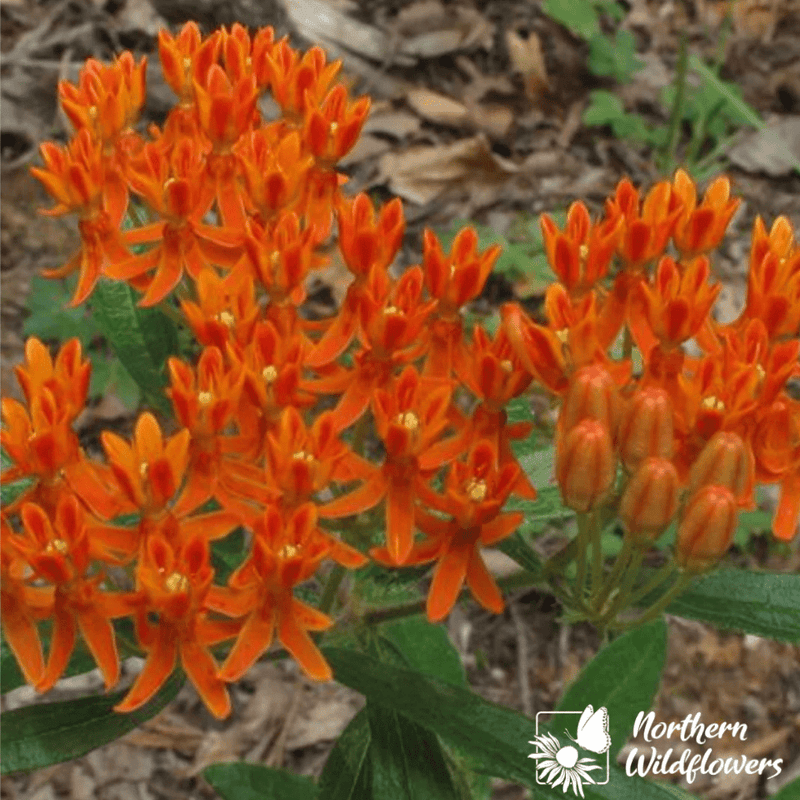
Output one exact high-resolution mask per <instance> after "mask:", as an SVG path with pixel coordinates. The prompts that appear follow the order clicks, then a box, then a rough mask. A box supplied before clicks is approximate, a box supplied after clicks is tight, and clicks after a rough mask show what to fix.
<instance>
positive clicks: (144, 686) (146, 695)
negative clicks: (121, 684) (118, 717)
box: [114, 628, 178, 711]
mask: <svg viewBox="0 0 800 800" xmlns="http://www.w3.org/2000/svg"><path fill="white" fill-rule="evenodd" d="M174 634H175V632H174V631H171V630H168V629H165V628H160V629H159V630H158V631H157V633H156V636H155V641H154V642H153V646H152V647H151V648H150V651H149V652H148V654H147V660H146V661H145V662H144V669H142V671H141V672H140V673H139V676H138V677H137V678H136V680H135V681H134V684H133V686H131V689H130V691H129V692H128V694H127V695H125V697H124V698H123V699H122V701H121V702H120V703H117V705H115V706H114V711H133V710H134V709H135V708H139V706H141V705H144V704H145V703H146V702H147V701H148V700H149V699H150V698H151V697H152V696H153V695H154V694H155V693H156V692H157V691H158V690H159V689H160V688H161V686H162V685H163V683H164V681H166V680H167V678H168V677H169V676H170V674H171V673H172V670H173V669H175V661H176V659H177V657H178V641H177V638H175V635H174Z"/></svg>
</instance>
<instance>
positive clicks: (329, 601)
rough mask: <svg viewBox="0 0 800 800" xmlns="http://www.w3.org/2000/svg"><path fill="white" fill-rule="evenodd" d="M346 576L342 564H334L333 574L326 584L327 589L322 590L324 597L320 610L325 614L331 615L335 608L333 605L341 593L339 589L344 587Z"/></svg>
mask: <svg viewBox="0 0 800 800" xmlns="http://www.w3.org/2000/svg"><path fill="white" fill-rule="evenodd" d="M346 574H347V570H346V569H345V568H344V567H343V566H342V565H341V564H334V566H333V569H332V570H331V574H330V575H329V576H328V582H327V583H326V584H325V588H324V589H323V590H322V597H321V598H320V601H319V610H320V611H321V612H322V613H323V614H327V613H329V612H330V610H331V609H332V608H333V604H334V602H335V601H336V594H337V592H338V591H339V587H340V586H341V585H342V581H343V580H344V576H345V575H346Z"/></svg>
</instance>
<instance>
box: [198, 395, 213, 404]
mask: <svg viewBox="0 0 800 800" xmlns="http://www.w3.org/2000/svg"><path fill="white" fill-rule="evenodd" d="M213 399H214V395H213V394H211V392H198V393H197V400H198V402H199V403H200V405H201V406H207V405H209V404H210V403H211V401H212V400H213Z"/></svg>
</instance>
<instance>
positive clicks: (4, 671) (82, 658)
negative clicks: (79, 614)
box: [0, 636, 96, 694]
mask: <svg viewBox="0 0 800 800" xmlns="http://www.w3.org/2000/svg"><path fill="white" fill-rule="evenodd" d="M95 666H96V664H95V662H94V659H93V658H92V655H91V653H90V652H89V651H88V650H87V649H86V646H85V645H84V644H83V642H82V641H81V642H79V643H78V644H77V645H76V646H75V649H74V650H73V651H72V655H71V656H70V659H69V663H68V664H67V668H66V669H65V670H64V674H63V677H65V678H71V677H72V676H73V675H83V674H84V673H85V672H91V671H92V670H93V669H94V668H95ZM24 685H25V678H24V677H23V675H22V672H21V670H20V668H19V665H18V664H17V659H16V657H15V656H14V654H13V653H12V652H11V648H10V647H9V646H8V642H7V641H6V639H5V636H3V637H2V638H0V694H5V693H6V692H10V691H12V690H13V689H17V688H19V687H20V686H24Z"/></svg>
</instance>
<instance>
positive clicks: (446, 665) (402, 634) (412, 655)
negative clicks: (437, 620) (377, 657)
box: [378, 617, 467, 686]
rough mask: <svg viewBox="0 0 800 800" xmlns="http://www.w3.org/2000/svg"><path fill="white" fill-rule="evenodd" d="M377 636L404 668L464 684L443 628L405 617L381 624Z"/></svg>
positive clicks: (459, 660) (453, 683)
mask: <svg viewBox="0 0 800 800" xmlns="http://www.w3.org/2000/svg"><path fill="white" fill-rule="evenodd" d="M378 635H379V636H380V637H381V638H383V639H385V640H386V641H387V642H388V643H390V644H391V646H392V648H393V650H394V651H395V652H396V653H398V654H399V655H400V657H401V659H402V661H403V664H404V665H407V666H409V667H411V668H412V669H416V670H418V671H419V672H421V673H422V674H423V675H430V676H431V677H434V678H439V679H440V680H443V681H446V682H447V683H450V684H452V685H453V686H466V685H467V678H466V675H465V674H464V666H463V665H462V663H461V657H460V656H459V655H458V651H457V650H456V648H455V647H454V646H453V643H452V642H451V641H450V637H449V636H448V635H447V631H446V629H445V627H444V625H435V624H433V623H432V622H428V620H427V619H425V618H424V617H407V618H406V619H401V620H396V621H394V622H387V623H385V624H383V625H381V627H380V630H379V634H378Z"/></svg>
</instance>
